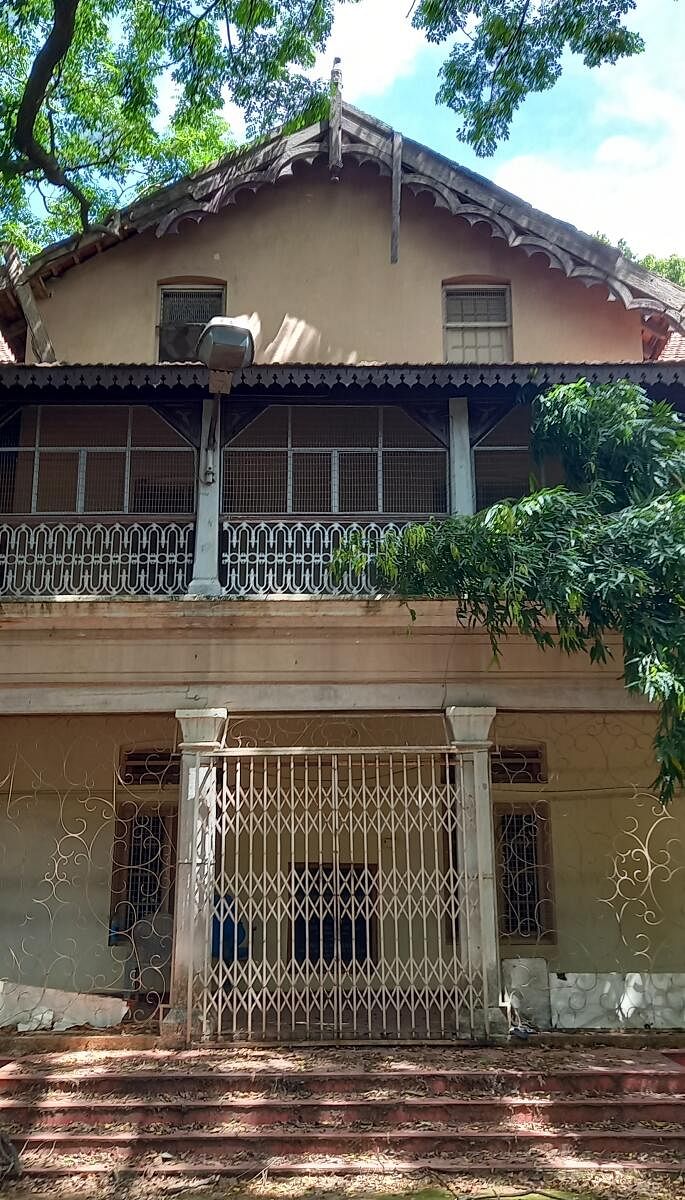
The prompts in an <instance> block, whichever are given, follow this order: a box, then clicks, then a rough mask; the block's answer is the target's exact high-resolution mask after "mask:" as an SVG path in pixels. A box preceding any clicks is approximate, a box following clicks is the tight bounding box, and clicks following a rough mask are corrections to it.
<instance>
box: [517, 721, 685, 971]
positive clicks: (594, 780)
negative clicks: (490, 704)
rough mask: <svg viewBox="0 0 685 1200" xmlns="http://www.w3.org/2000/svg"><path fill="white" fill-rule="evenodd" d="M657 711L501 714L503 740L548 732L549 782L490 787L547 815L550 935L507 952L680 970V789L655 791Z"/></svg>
mask: <svg viewBox="0 0 685 1200" xmlns="http://www.w3.org/2000/svg"><path fill="white" fill-rule="evenodd" d="M653 732H654V719H653V718H651V717H649V716H647V715H638V714H629V713H623V714H600V713H594V714H593V713H587V714H581V713H578V714H570V713H564V714H561V713H557V714H555V713H552V714H549V715H547V716H545V715H544V714H539V713H527V714H525V713H520V714H513V713H511V714H510V713H504V714H500V715H498V716H497V718H496V721H495V737H496V739H497V741H498V742H500V743H501V744H508V745H525V744H530V743H537V744H540V743H542V744H543V745H544V748H545V755H546V759H547V772H548V782H547V783H545V784H541V785H539V786H531V785H526V784H523V785H516V784H514V785H510V786H508V787H499V788H495V789H494V800H495V803H496V804H497V805H502V806H503V807H504V808H505V809H506V807H507V805H512V804H514V805H515V804H521V803H524V804H525V803H530V804H532V805H534V806H535V808H536V811H537V812H538V814H539V818H540V819H541V820H542V821H543V822H544V821H547V822H548V842H549V851H550V862H551V875H550V889H549V899H550V900H551V916H550V922H549V927H548V928H547V930H546V932H547V934H548V937H547V938H545V939H543V940H542V941H540V942H539V943H537V944H536V943H535V942H534V941H531V940H528V939H523V940H517V939H512V940H509V939H507V940H505V941H503V943H502V954H503V956H504V957H506V958H516V957H522V958H527V957H535V956H540V957H543V958H545V959H546V960H547V962H548V964H549V968H550V970H551V971H560V972H574V971H576V972H588V973H592V972H597V971H600V972H603V973H606V972H613V971H617V972H624V971H647V972H650V971H651V972H655V971H656V972H683V971H685V891H684V890H683V886H682V880H683V872H684V871H685V796H682V795H681V796H679V797H677V798H676V800H675V801H674V802H673V804H672V806H671V807H670V808H669V809H664V808H663V806H662V805H661V804H660V803H659V801H658V800H657V798H656V795H655V792H654V788H653V781H654V777H655V775H656V765H655V762H654V758H653V751H652V736H653Z"/></svg>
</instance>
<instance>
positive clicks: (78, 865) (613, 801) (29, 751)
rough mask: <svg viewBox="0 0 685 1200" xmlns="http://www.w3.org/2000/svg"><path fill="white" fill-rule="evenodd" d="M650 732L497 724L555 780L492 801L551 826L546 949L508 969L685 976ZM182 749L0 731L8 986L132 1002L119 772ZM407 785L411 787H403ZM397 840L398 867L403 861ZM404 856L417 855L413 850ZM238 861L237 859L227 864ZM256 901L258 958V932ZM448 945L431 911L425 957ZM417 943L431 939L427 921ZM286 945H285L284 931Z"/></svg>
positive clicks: (300, 849) (125, 737) (367, 740)
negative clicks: (120, 897)
mask: <svg viewBox="0 0 685 1200" xmlns="http://www.w3.org/2000/svg"><path fill="white" fill-rule="evenodd" d="M652 731H653V722H652V720H651V718H649V717H645V716H643V715H638V714H634V715H633V714H620V715H615V714H604V715H602V714H581V713H577V714H568V713H566V714H561V713H556V714H555V713H551V714H546V715H544V714H508V713H503V714H500V715H499V716H498V717H497V720H496V725H495V733H496V738H497V740H498V742H499V743H500V744H507V743H509V744H525V743H543V744H544V746H545V752H546V758H547V769H548V782H547V783H545V784H541V785H536V786H535V787H527V786H524V787H520V786H510V787H508V788H498V789H496V790H495V801H496V803H498V804H507V803H511V802H512V801H513V802H520V801H522V800H526V799H529V800H531V802H534V803H537V804H540V805H544V806H545V808H546V811H547V812H548V813H549V822H550V831H551V862H552V876H551V878H552V902H553V913H554V920H553V924H552V927H551V929H550V933H551V935H552V936H551V937H550V939H549V940H548V941H543V942H541V943H539V944H538V945H537V946H536V945H535V944H531V943H530V941H528V942H521V941H519V942H516V941H504V942H503V944H502V953H503V956H504V957H525V958H530V957H532V956H536V955H539V956H542V957H544V958H545V959H546V960H547V962H548V964H549V967H550V970H552V971H564V972H572V971H585V972H596V971H601V972H605V973H606V972H616V971H628V970H642V971H648V972H649V971H661V972H676V971H683V970H684V969H685V950H684V947H685V894H684V893H683V889H682V886H681V882H680V881H681V880H682V877H683V875H682V872H683V870H684V869H685V810H684V809H683V807H682V799H679V800H678V801H676V802H675V803H674V805H673V807H672V809H671V810H669V811H668V812H664V810H662V809H660V808H659V806H658V805H657V804H655V802H654V799H653V796H652V794H651V791H650V787H649V784H650V781H651V779H652V776H653V760H652V757H651V737H652ZM233 736H234V738H235V739H236V740H240V741H244V742H246V743H247V744H253V742H254V741H255V740H256V742H257V744H261V745H265V744H282V745H286V744H288V745H292V744H310V745H317V744H329V745H330V744H336V745H341V746H345V745H351V746H354V745H370V744H374V743H375V744H376V745H381V746H382V745H384V744H388V743H390V742H395V743H396V742H398V741H400V742H406V741H415V740H418V739H420V740H422V741H425V743H426V744H429V743H431V742H432V741H439V740H440V739H441V737H442V730H441V728H440V722H439V720H437V721H436V720H435V718H431V717H430V716H429V715H426V716H424V717H422V718H420V719H419V720H417V718H416V717H412V718H407V717H402V716H400V715H399V714H398V715H397V716H393V717H389V718H387V719H386V720H385V724H384V723H383V721H382V720H381V719H380V718H375V719H374V720H373V721H369V720H368V718H366V717H364V716H356V717H355V716H348V717H335V716H334V715H331V716H330V717H324V718H318V717H312V718H303V719H302V720H301V721H300V723H299V725H297V726H295V725H294V724H293V722H292V721H288V720H283V719H280V718H263V719H262V720H261V721H260V722H259V724H258V725H255V724H254V722H240V723H239V724H237V725H235V726H234V727H233ZM175 737H176V723H175V721H174V719H173V718H172V717H158V718H152V717H137V718H136V717H117V718H111V717H109V718H105V717H76V718H68V719H65V718H57V717H55V718H47V717H31V718H3V719H2V720H1V721H0V746H2V762H1V767H2V772H1V773H2V780H3V782H2V785H1V786H0V978H3V977H5V978H9V979H15V980H19V981H21V982H24V983H30V984H36V985H40V984H43V983H44V984H46V985H48V986H53V987H64V988H70V989H79V988H81V989H84V990H89V989H90V990H107V989H112V990H117V989H123V988H124V986H125V980H126V964H125V961H122V959H124V958H125V951H119V950H117V949H116V948H114V949H112V948H109V947H108V945H107V933H108V925H109V907H110V887H111V853H112V836H113V811H114V809H113V801H114V786H113V776H114V765H115V764H116V763H118V762H119V756H120V750H121V748H122V747H130V746H132V745H138V746H146V747H148V748H150V747H158V748H162V747H167V748H168V747H170V746H172V745H173V744H174V738H175ZM410 774H411V773H410ZM413 782H415V781H413V780H412V779H411V778H410V779H409V785H410V786H411V785H412V783H413ZM174 798H175V796H174V792H173V789H166V790H165V801H166V802H173V801H174ZM350 828H351V834H350V837H351V839H352V840H351V849H352V850H353V852H354V854H355V855H356V856H358V857H359V858H360V860H363V858H364V849H363V846H362V845H361V844H360V839H361V831H360V828H361V827H360V824H359V822H355V821H352V823H351V826H350ZM398 828H399V834H398V839H397V847H398V848H397V855H398V865H399V867H400V868H401V865H402V861H403V859H402V855H403V853H405V851H404V850H403V849H402V846H403V842H402V836H401V832H402V830H401V826H400V827H398ZM386 832H387V831H386ZM374 839H376V841H375V842H374ZM325 841H326V839H325V838H324V842H325ZM300 842H301V836H300V835H299V834H298V835H297V840H296V842H295V844H294V849H295V856H294V857H295V858H296V859H298V858H299V857H301V858H302V860H303V861H306V860H307V859H308V858H309V855H310V853H311V852H312V846H311V845H310V846H309V849H307V846H306V845H300ZM282 843H283V844H282V850H283V854H284V855H285V857H283V861H284V862H285V861H289V858H288V855H291V854H292V848H293V842H292V839H291V834H290V829H289V826H288V824H287V822H286V824H285V825H284V827H283V839H282ZM437 844H438V845H440V844H441V842H440V838H438V842H437ZM276 846H277V842H276V837H275V834H274V835H273V836H272V837H271V839H270V842H269V844H268V845H267V848H266V856H267V863H268V862H271V863H272V864H273V868H274V870H275V866H276ZM329 849H330V847H329ZM322 850H326V846H322ZM374 851H375V853H376V854H377V857H378V861H379V863H380V865H381V867H383V866H384V865H386V866H387V857H388V854H389V849H388V845H387V837H385V838H384V837H381V838H380V839H378V838H376V834H375V833H374V832H373V830H372V832H371V837H370V841H369V843H368V853H369V856H370V857H369V861H372V859H373V852H374ZM331 852H332V850H331ZM406 852H407V853H410V854H411V853H414V852H415V846H414V849H413V850H407V851H406ZM317 856H318V846H317V847H316V854H315V855H314V857H317ZM324 857H326V855H324ZM233 861H234V858H233V855H232V852H230V851H229V864H231V863H233ZM431 861H432V860H430V856H429V857H428V859H427V860H426V863H424V865H426V866H427V868H428V869H430V866H431ZM418 865H420V864H418ZM416 867H417V863H414V868H415V869H416ZM647 868H650V869H647ZM229 873H230V865H229ZM268 875H269V872H268V871H267V876H268ZM236 890H238V891H239V889H236ZM255 894H256V893H254V891H253V894H252V903H253V907H254V908H255V913H256V915H257V927H256V928H255V929H254V931H253V934H252V937H253V946H254V949H255V952H256V951H258V950H259V947H260V945H261V937H262V931H260V929H259V927H258V926H259V920H258V917H259V905H257V906H256V907H255ZM238 899H239V901H241V897H240V896H238ZM241 903H242V901H241ZM245 908H246V905H245V904H244V903H243V909H245ZM444 931H445V926H444V924H443V922H442V920H440V921H438V915H437V910H436V911H435V913H434V914H433V915H432V916H431V922H430V930H429V933H428V936H427V944H428V945H429V947H430V943H431V940H433V941H434V939H435V937H436V936H438V935H439V936H444ZM271 932H272V935H273V930H272V931H271ZM390 932H391V931H390V930H388V936H390ZM406 934H407V929H406V927H403V936H406ZM415 934H416V936H417V937H419V938H421V937H423V936H424V934H425V930H424V927H423V925H422V923H421V915H420V913H419V914H418V915H417V916H416V929H415ZM282 945H283V946H285V945H287V930H286V929H284V930H283V937H282Z"/></svg>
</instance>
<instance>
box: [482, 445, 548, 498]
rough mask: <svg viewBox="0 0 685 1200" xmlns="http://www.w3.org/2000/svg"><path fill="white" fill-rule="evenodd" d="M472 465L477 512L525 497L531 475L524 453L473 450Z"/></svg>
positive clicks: (528, 457) (531, 465)
mask: <svg viewBox="0 0 685 1200" xmlns="http://www.w3.org/2000/svg"><path fill="white" fill-rule="evenodd" d="M473 461H474V470H475V476H476V508H477V509H481V508H487V507H488V506H489V505H490V504H496V503H497V501H498V500H518V499H520V498H521V496H525V495H527V493H528V491H529V489H530V476H531V474H534V473H535V463H534V462H533V460H532V458H531V455H530V452H529V451H528V450H476V451H475V452H474V455H473Z"/></svg>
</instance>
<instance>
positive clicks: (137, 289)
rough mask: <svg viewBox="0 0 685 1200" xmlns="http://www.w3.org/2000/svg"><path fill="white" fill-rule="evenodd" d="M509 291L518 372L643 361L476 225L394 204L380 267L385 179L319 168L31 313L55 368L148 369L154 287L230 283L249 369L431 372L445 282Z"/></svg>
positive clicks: (148, 239) (68, 289) (439, 348)
mask: <svg viewBox="0 0 685 1200" xmlns="http://www.w3.org/2000/svg"><path fill="white" fill-rule="evenodd" d="M474 275H476V276H487V277H492V278H494V279H495V280H496V281H499V282H502V281H504V282H510V284H511V297H512V322H513V350H514V354H513V357H514V360H516V361H519V362H531V361H532V362H535V361H543V362H552V361H571V362H582V361H605V362H607V361H622V360H633V361H635V360H637V361H640V360H641V359H642V347H641V339H640V316H639V314H638V313H636V312H627V311H626V310H625V309H624V308H623V306H622V305H621V304H619V303H610V302H609V301H608V299H607V291H606V288H604V287H603V286H598V287H592V288H589V289H588V288H586V287H585V286H584V285H583V284H581V283H579V282H578V281H574V280H568V279H566V277H565V276H564V275H563V274H562V273H561V272H560V271H558V270H551V269H550V268H549V266H548V265H547V260H546V259H545V258H544V257H543V256H541V255H537V256H535V257H534V258H532V259H531V258H529V257H528V256H527V255H526V254H525V253H524V252H523V251H521V250H511V249H509V248H508V247H507V246H505V245H504V243H503V242H502V240H501V239H499V238H493V237H491V235H490V233H489V231H488V229H487V228H486V226H485V225H483V224H480V225H477V226H475V227H474V228H472V227H471V226H470V225H468V224H467V222H465V221H462V220H460V219H458V218H456V217H453V216H452V215H450V214H449V213H447V212H446V211H445V210H440V209H436V208H434V206H433V203H432V201H431V200H430V198H429V197H427V196H426V195H422V196H418V197H415V196H413V195H411V194H410V193H409V192H407V191H405V192H404V194H403V197H402V231H401V244H400V261H399V263H398V264H396V265H394V266H393V265H391V263H390V182H389V180H387V179H382V178H380V177H379V176H378V175H377V174H376V172H375V170H374V169H373V168H370V167H366V168H355V167H351V166H346V167H345V171H344V173H343V179H342V181H341V183H340V184H338V185H335V186H334V185H332V184H331V183H330V182H329V179H328V174H327V172H326V171H325V170H323V169H320V168H304V169H300V170H299V171H297V172H296V174H295V177H294V178H292V179H289V180H283V181H281V182H279V183H278V184H277V185H276V186H273V187H272V186H268V187H264V188H262V189H261V190H260V191H259V192H258V193H257V194H256V195H252V194H247V193H242V195H241V196H240V197H239V199H238V203H237V205H236V206H232V207H230V208H229V209H227V210H225V211H224V212H222V213H220V214H219V215H218V216H216V217H210V218H207V219H206V220H204V221H203V222H202V223H201V224H200V225H199V226H198V225H196V224H195V223H193V222H185V223H184V224H183V225H182V226H181V230H180V232H179V233H178V234H170V235H167V236H165V237H163V238H161V239H158V238H156V237H155V235H154V232H149V233H146V234H143V235H139V236H136V237H133V238H132V239H131V240H129V241H126V242H124V243H123V244H121V245H119V246H116V247H114V248H113V249H111V250H108V251H107V252H106V253H104V254H101V255H97V256H95V257H94V258H92V259H90V260H89V261H88V262H87V263H85V264H83V265H81V266H78V267H76V268H75V269H73V270H70V271H68V272H67V273H66V274H65V275H64V277H63V278H61V279H56V280H54V281H52V282H51V283H50V287H51V290H52V295H51V298H50V299H48V300H43V301H41V309H42V313H43V316H44V318H45V320H46V322H47V327H48V329H49V332H50V336H51V338H52V340H53V343H54V345H55V349H56V353H57V358H58V359H59V360H61V361H64V362H86V363H87V362H152V361H155V359H156V340H155V325H156V322H157V318H158V287H157V285H158V281H159V280H161V279H170V278H172V277H179V276H180V277H191V276H195V277H197V276H203V277H205V278H211V279H217V280H219V281H221V282H225V284H226V285H227V296H228V313H229V314H230V315H232V316H244V317H247V318H249V321H250V325H251V328H252V331H253V334H254V336H255V339H256V347H257V358H258V360H259V361H261V362H284V361H285V362H288V361H289V362H297V361H304V362H307V361H309V362H334V363H342V362H345V363H357V362H440V361H442V360H443V343H442V307H441V306H442V298H441V287H442V282H443V280H445V279H450V278H453V277H458V276H474Z"/></svg>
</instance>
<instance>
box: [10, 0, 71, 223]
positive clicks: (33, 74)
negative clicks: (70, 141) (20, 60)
mask: <svg viewBox="0 0 685 1200" xmlns="http://www.w3.org/2000/svg"><path fill="white" fill-rule="evenodd" d="M79 3H80V0H53V13H54V15H53V24H52V28H51V30H50V32H49V34H48V36H47V38H46V40H45V43H44V44H43V46H42V47H41V49H40V50H39V51H38V54H37V55H36V57H35V59H34V61H33V65H32V67H31V70H30V72H29V77H28V79H27V81H26V86H25V88H24V94H23V96H22V98H21V103H20V105H19V112H18V113H17V123H16V126H15V130H14V137H13V139H12V140H13V142H14V146H15V148H16V149H17V150H18V151H19V153H20V154H21V155H22V157H23V158H24V159H27V160H28V162H29V163H30V164H31V167H32V168H35V169H36V170H38V171H41V172H42V173H43V175H44V176H45V178H46V179H47V180H48V182H49V183H52V184H53V185H54V186H55V187H59V188H64V190H65V191H67V192H69V193H70V194H71V195H72V196H73V197H74V199H75V200H76V202H77V203H78V206H79V211H80V214H81V224H82V226H83V228H84V230H85V229H87V228H88V216H89V212H90V202H89V200H88V197H87V196H86V194H85V192H83V191H82V190H81V188H80V187H79V186H78V184H77V183H74V181H73V180H72V179H69V178H68V176H67V175H66V174H65V172H64V169H63V168H62V167H61V166H60V164H59V162H58V160H57V158H56V156H55V153H54V152H53V153H50V152H49V151H48V150H46V149H45V147H44V146H41V144H40V142H39V141H38V139H37V138H36V135H35V128H36V121H37V119H38V114H39V113H40V110H41V106H42V104H43V101H44V100H45V94H46V92H47V90H48V87H49V86H50V82H51V80H52V78H53V76H54V74H55V71H56V70H57V69H58V68H59V67H60V66H61V64H62V62H63V61H64V59H65V57H66V55H67V53H68V52H69V47H70V46H71V43H72V42H73V40H74V29H75V25H76V13H77V10H78V6H79ZM24 173H25V172H24Z"/></svg>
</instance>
